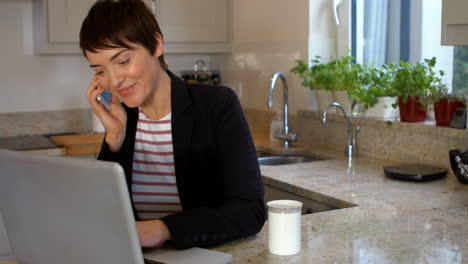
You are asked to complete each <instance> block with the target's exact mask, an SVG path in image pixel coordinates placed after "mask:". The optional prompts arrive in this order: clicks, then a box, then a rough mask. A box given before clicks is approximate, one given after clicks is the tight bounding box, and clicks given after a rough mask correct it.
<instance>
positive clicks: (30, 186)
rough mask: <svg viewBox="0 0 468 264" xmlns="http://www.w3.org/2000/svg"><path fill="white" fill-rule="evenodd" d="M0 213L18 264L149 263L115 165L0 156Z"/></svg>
mask: <svg viewBox="0 0 468 264" xmlns="http://www.w3.org/2000/svg"><path fill="white" fill-rule="evenodd" d="M0 210H1V212H2V215H3V220H4V222H5V227H6V231H7V234H8V238H9V240H10V243H11V247H12V249H13V253H14V255H15V258H16V260H17V262H18V263H19V264H21V263H33V264H42V263H44V264H59V263H60V264H63V263H68V264H75V263H76V264H83V263H112V264H129V263H130V264H132V263H135V264H143V263H147V262H144V257H143V253H142V249H141V247H140V244H139V240H138V234H137V231H136V227H135V219H134V217H133V212H132V207H131V202H130V197H129V194H128V189H127V184H126V182H125V175H124V171H123V169H122V167H121V166H120V165H119V164H117V163H114V162H105V161H98V160H91V159H89V160H88V159H78V158H71V157H56V156H55V157H53V156H46V155H43V154H32V153H27V152H15V151H9V150H0ZM144 256H145V258H147V259H149V260H152V261H156V263H231V262H232V255H231V254H226V253H223V252H217V251H213V250H209V249H202V248H191V249H188V250H176V249H173V248H168V247H162V248H158V249H155V250H154V251H149V252H146V251H145V254H144ZM149 263H151V262H149Z"/></svg>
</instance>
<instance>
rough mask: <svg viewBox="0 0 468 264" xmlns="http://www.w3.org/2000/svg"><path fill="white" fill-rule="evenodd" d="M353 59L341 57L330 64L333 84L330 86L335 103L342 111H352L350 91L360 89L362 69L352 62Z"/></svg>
mask: <svg viewBox="0 0 468 264" xmlns="http://www.w3.org/2000/svg"><path fill="white" fill-rule="evenodd" d="M353 60H354V57H352V56H343V57H341V58H339V59H337V60H334V61H332V62H330V64H331V68H332V71H333V73H334V82H333V83H332V85H331V90H333V97H334V99H335V102H338V103H339V104H341V106H343V108H344V109H346V110H348V111H350V112H351V111H352V105H353V98H352V97H351V91H354V90H357V89H359V88H360V87H362V85H363V84H362V78H361V76H360V75H361V74H362V71H361V69H362V67H361V65H360V64H356V63H354V62H353Z"/></svg>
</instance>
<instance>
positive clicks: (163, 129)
mask: <svg viewBox="0 0 468 264" xmlns="http://www.w3.org/2000/svg"><path fill="white" fill-rule="evenodd" d="M132 198H133V205H134V207H135V209H136V213H137V215H138V217H139V218H140V219H142V220H148V219H156V218H160V217H163V216H166V215H169V214H171V213H175V212H179V211H181V210H182V207H181V205H180V199H179V193H178V190H177V184H176V177H175V167H174V154H173V150H172V133H171V113H169V114H168V115H166V116H165V117H163V118H161V119H159V120H152V119H149V118H147V117H146V115H145V114H144V113H143V111H141V110H140V111H139V114H138V123H137V132H136V136H135V149H134V152H133V177H132Z"/></svg>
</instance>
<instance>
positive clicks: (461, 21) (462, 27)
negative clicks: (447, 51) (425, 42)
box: [441, 0, 468, 45]
mask: <svg viewBox="0 0 468 264" xmlns="http://www.w3.org/2000/svg"><path fill="white" fill-rule="evenodd" d="M467 10H468V1H466V0H443V1H442V36H441V41H442V45H468V13H467Z"/></svg>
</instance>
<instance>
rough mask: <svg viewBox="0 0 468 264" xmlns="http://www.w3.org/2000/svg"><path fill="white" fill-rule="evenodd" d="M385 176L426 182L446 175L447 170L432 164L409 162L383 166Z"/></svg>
mask: <svg viewBox="0 0 468 264" xmlns="http://www.w3.org/2000/svg"><path fill="white" fill-rule="evenodd" d="M383 169H384V172H385V176H387V177H389V178H393V179H397V180H403V181H416V182H427V181H433V180H438V179H441V178H443V177H445V176H446V175H447V170H446V169H443V168H439V167H436V166H432V165H426V164H418V163H410V164H399V165H392V166H384V167H383Z"/></svg>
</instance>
